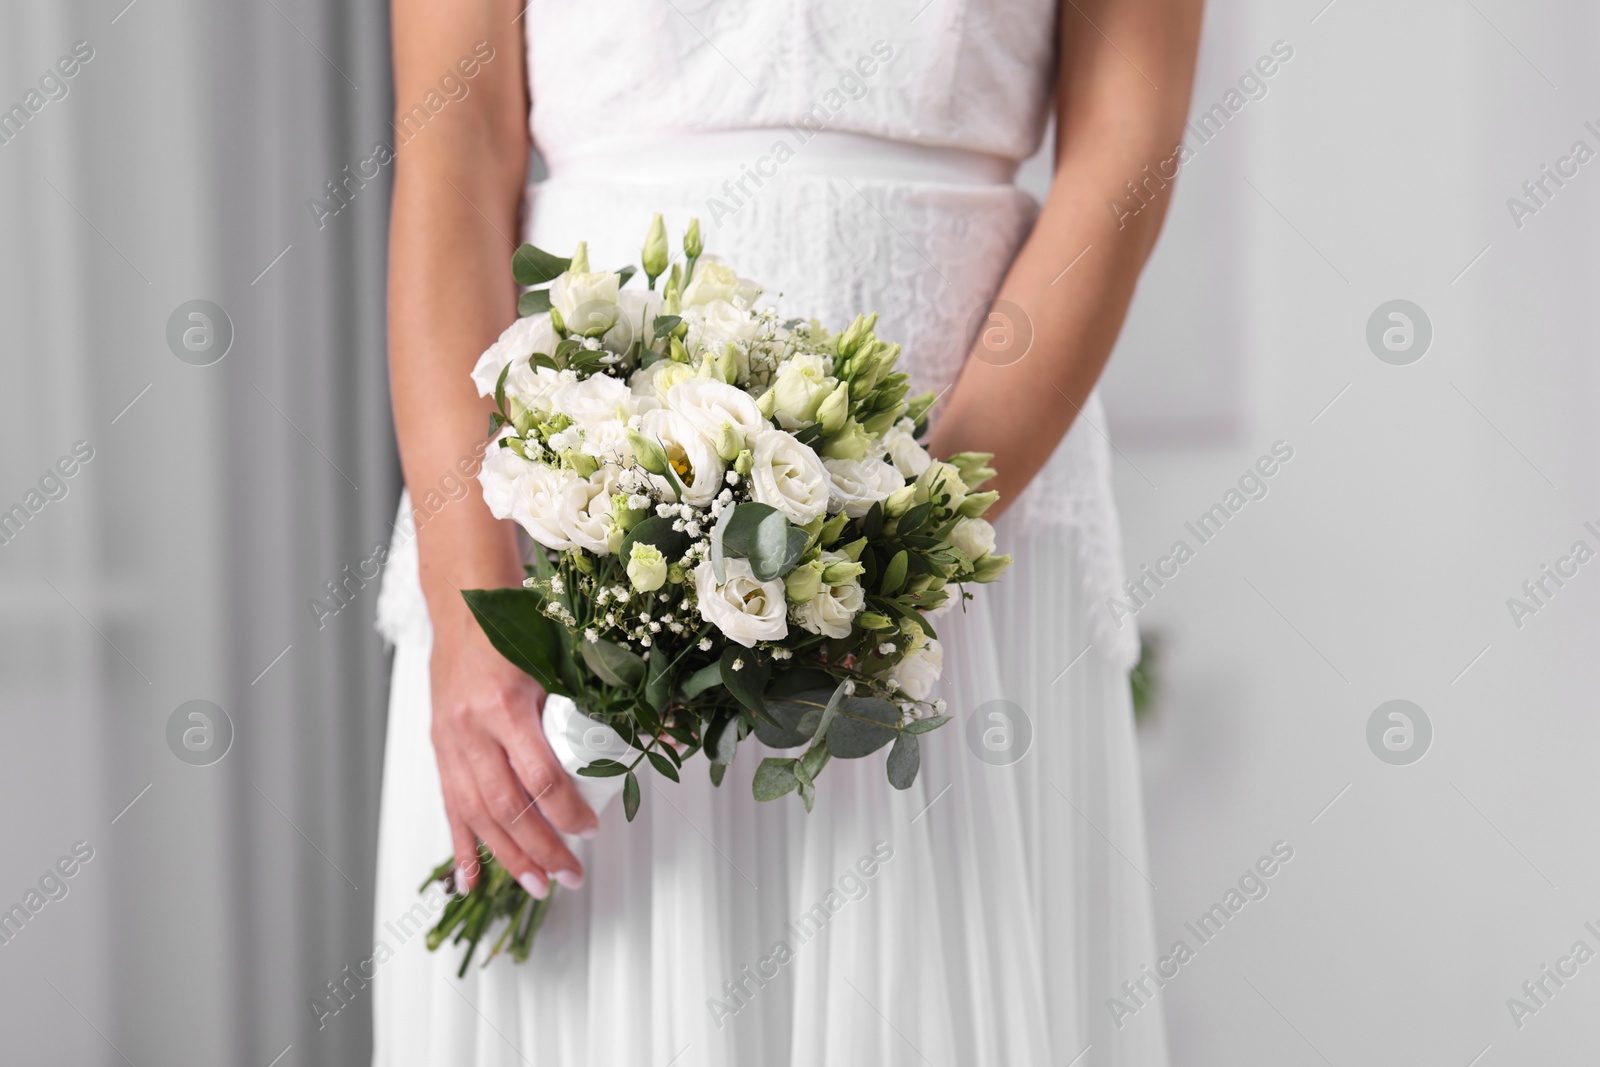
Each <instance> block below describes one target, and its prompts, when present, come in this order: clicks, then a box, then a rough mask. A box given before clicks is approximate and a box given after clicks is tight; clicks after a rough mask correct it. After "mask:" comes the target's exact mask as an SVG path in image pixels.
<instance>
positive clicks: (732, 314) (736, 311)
mask: <svg viewBox="0 0 1600 1067" xmlns="http://www.w3.org/2000/svg"><path fill="white" fill-rule="evenodd" d="M683 321H684V323H685V324H686V325H687V326H688V327H689V330H688V333H687V334H686V335H685V337H684V346H685V347H686V348H687V349H688V350H689V352H690V353H692V354H694V355H696V356H698V355H699V354H700V353H703V352H708V353H710V354H711V355H712V356H713V357H715V356H720V355H722V353H723V352H724V351H725V350H726V349H727V347H728V346H729V345H730V344H731V345H733V346H734V349H735V353H736V357H735V358H736V363H735V368H736V370H737V374H738V380H740V381H743V380H744V379H745V378H746V377H747V376H748V375H749V373H750V357H749V354H748V353H747V352H746V348H747V347H748V345H749V344H750V342H751V341H754V340H755V339H756V338H757V337H758V336H759V335H760V333H761V323H760V322H759V321H758V320H757V319H756V317H755V316H754V315H752V314H751V313H750V312H748V311H745V310H744V309H742V308H738V307H735V306H734V305H732V304H729V303H727V302H726V301H717V302H716V303H714V304H707V305H705V306H704V307H692V308H685V309H684V312H683Z"/></svg>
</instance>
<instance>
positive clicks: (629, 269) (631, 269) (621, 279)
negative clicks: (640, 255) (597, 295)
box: [617, 263, 639, 289]
mask: <svg viewBox="0 0 1600 1067" xmlns="http://www.w3.org/2000/svg"><path fill="white" fill-rule="evenodd" d="M638 273H639V268H638V267H635V266H633V265H632V264H631V263H630V264H629V265H628V266H626V267H623V268H622V269H621V270H619V271H617V288H618V289H620V288H622V287H623V286H624V285H627V284H628V279H629V278H631V277H633V276H634V275H635V274H638Z"/></svg>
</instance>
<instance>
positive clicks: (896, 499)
mask: <svg viewBox="0 0 1600 1067" xmlns="http://www.w3.org/2000/svg"><path fill="white" fill-rule="evenodd" d="M916 501H917V487H916V484H915V483H913V484H911V485H907V486H903V487H901V488H899V489H896V490H895V491H894V492H892V493H890V494H889V496H888V497H887V498H886V499H885V500H884V502H883V512H884V514H885V515H888V516H889V517H890V518H895V519H898V518H899V517H900V516H902V515H904V514H905V513H906V512H908V511H910V510H911V505H913V504H915V503H916Z"/></svg>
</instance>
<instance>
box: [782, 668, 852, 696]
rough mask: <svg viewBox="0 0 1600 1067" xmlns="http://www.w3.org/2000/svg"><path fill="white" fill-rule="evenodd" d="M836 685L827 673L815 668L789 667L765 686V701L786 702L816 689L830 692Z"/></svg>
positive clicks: (831, 676)
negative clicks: (790, 698)
mask: <svg viewBox="0 0 1600 1067" xmlns="http://www.w3.org/2000/svg"><path fill="white" fill-rule="evenodd" d="M837 684H838V683H837V682H835V681H834V678H833V675H831V674H829V673H828V672H827V671H824V670H818V669H817V668H815V667H790V668H789V669H788V670H786V671H779V672H778V673H777V674H776V675H774V676H773V679H772V682H771V684H770V685H768V686H767V699H768V700H786V699H788V698H789V697H793V696H795V695H797V694H799V693H810V692H813V691H814V690H817V689H822V690H827V691H831V690H832V689H833V687H834V686H835V685H837ZM824 703H826V701H824Z"/></svg>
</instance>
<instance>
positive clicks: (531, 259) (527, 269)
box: [511, 244, 572, 285]
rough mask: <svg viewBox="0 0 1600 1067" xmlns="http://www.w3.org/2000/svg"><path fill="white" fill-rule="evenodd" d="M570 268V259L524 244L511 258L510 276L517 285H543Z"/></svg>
mask: <svg viewBox="0 0 1600 1067" xmlns="http://www.w3.org/2000/svg"><path fill="white" fill-rule="evenodd" d="M570 266H572V260H570V259H563V258H562V257H560V256H556V255H551V254H550V253H549V252H546V251H545V250H544V249H542V248H536V247H535V246H533V245H529V244H525V245H523V246H522V247H521V248H519V249H517V251H516V254H515V255H513V256H512V257H511V276H512V277H514V278H516V280H517V284H518V285H543V284H544V283H546V282H553V281H555V280H556V279H557V278H558V277H560V276H561V275H562V274H563V273H565V272H566V270H567V268H568V267H570Z"/></svg>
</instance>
